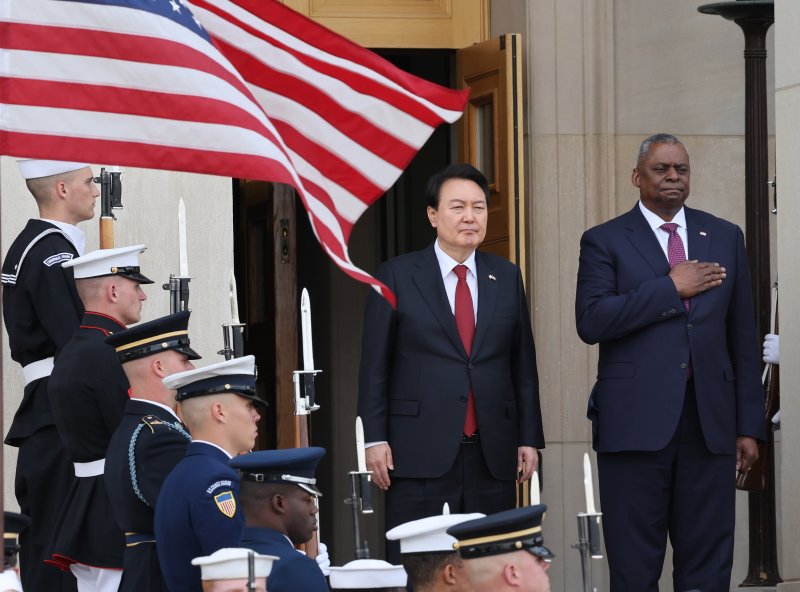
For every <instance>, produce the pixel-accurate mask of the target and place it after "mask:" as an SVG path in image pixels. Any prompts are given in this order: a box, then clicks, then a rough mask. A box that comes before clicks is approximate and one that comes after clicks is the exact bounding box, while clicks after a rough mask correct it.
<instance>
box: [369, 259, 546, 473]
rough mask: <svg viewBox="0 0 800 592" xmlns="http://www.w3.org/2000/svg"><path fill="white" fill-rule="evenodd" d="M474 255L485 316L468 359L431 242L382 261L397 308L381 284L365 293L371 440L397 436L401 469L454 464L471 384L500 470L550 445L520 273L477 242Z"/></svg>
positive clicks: (491, 457) (492, 466)
mask: <svg viewBox="0 0 800 592" xmlns="http://www.w3.org/2000/svg"><path fill="white" fill-rule="evenodd" d="M475 260H476V267H477V276H478V322H477V325H476V328H475V337H474V340H473V345H472V355H471V356H470V357H469V358H468V357H467V354H466V351H465V350H464V346H463V344H462V342H461V338H460V337H459V335H458V330H457V329H456V323H455V317H454V316H453V313H452V311H451V309H450V305H449V303H448V300H447V294H446V292H445V289H444V282H443V281H442V273H441V271H440V268H439V263H438V261H437V259H436V253H435V252H434V250H433V245H432V244H431V245H430V246H429V247H428V248H426V249H425V250H423V251H417V252H414V253H409V254H407V255H402V256H400V257H396V258H394V259H391V260H389V261H387V262H385V263H384V264H382V265H381V266H380V268H379V269H378V272H377V278H378V279H380V280H381V281H382V282H384V283H385V284H386V285H387V286H388V287H389V288H390V289H391V290H392V291H394V293H395V294H396V295H397V309H396V310H393V309H392V307H391V306H390V305H389V303H388V302H386V301H385V300H384V299H383V298H381V297H380V296H378V294H377V293H375V292H373V293H371V294H370V297H369V299H368V301H367V308H366V314H365V321H364V339H363V344H362V349H361V371H360V379H359V398H358V413H359V415H360V416H361V418H362V420H363V422H364V434H365V438H366V440H367V442H374V441H379V440H385V441H388V442H389V445H390V446H391V448H392V456H393V460H394V467H395V470H394V472H393V475H394V476H395V477H415V478H434V477H439V476H441V475H443V474H444V473H445V472H446V471H447V470H448V469H449V468H450V466H451V465H452V463H453V461H454V459H455V456H456V454H457V452H458V448H459V446H460V441H461V434H462V430H463V427H464V417H465V415H466V409H467V394H468V392H469V387H470V384H471V385H472V389H473V393H474V396H475V406H476V411H477V415H478V430H479V432H480V441H481V446H482V447H483V452H484V456H485V458H486V462H487V464H488V466H489V470H490V471H491V473H492V475H493V476H494V477H495V478H497V479H514V478H515V476H516V470H517V466H516V465H517V463H516V459H517V452H516V450H517V447H518V446H534V447H537V448H542V447H543V446H544V435H543V431H542V419H541V413H540V409H539V383H538V376H537V372H536V354H535V351H534V346H533V335H532V333H531V323H530V318H529V316H528V306H527V301H526V299H525V290H524V287H523V284H522V276H521V274H520V271H519V268H518V267H517V266H516V265H513V264H512V263H510V262H508V261H506V260H505V259H501V258H500V257H497V256H495V255H490V254H487V253H483V252H480V251H478V252H477V253H476V259H475Z"/></svg>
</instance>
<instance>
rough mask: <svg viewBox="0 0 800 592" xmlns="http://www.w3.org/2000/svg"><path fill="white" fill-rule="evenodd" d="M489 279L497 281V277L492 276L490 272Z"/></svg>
mask: <svg viewBox="0 0 800 592" xmlns="http://www.w3.org/2000/svg"><path fill="white" fill-rule="evenodd" d="M489 279H490V280H492V281H493V282H496V281H497V278H496V277H494V276H493V275H492V274H491V273H490V274H489Z"/></svg>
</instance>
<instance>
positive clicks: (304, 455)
mask: <svg viewBox="0 0 800 592" xmlns="http://www.w3.org/2000/svg"><path fill="white" fill-rule="evenodd" d="M324 455H325V449H324V448H318V447H313V446H312V447H309V448H289V449H285V450H261V451H258V452H251V453H249V454H243V455H241V456H238V457H236V458H234V459H233V460H232V461H231V462H230V465H231V466H232V467H233V468H235V469H239V471H240V472H241V482H242V484H241V501H242V507H243V510H244V517H245V524H246V527H245V529H244V533H243V534H242V540H241V546H242V547H247V548H248V549H253V551H258V552H259V553H266V554H268V555H276V556H278V557H280V558H281V560H280V561H279V562H278V563H276V564H275V566H274V567H273V570H272V575H271V576H270V579H269V589H270V590H271V592H296V591H297V590H303V592H326V591H327V590H328V584H327V583H326V582H325V576H324V575H323V574H322V571H321V568H320V567H319V565H317V562H316V561H314V560H313V559H311V558H309V557H307V556H306V555H305V554H303V553H301V552H300V551H298V550H297V549H295V548H294V545H299V544H302V543H306V542H308V541H309V540H310V539H311V537H312V536H314V531H315V530H316V529H317V505H316V497H318V496H320V495H322V494H321V493H320V492H319V489H317V487H316V482H317V480H316V478H315V477H314V473H315V471H316V469H317V464H319V461H320V459H321V458H322V457H323V456H324Z"/></svg>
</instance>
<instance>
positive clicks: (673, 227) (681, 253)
mask: <svg viewBox="0 0 800 592" xmlns="http://www.w3.org/2000/svg"><path fill="white" fill-rule="evenodd" d="M659 228H661V230H663V231H664V232H668V233H669V240H667V259H669V267H670V269H672V268H673V267H675V266H676V265H677V264H678V263H683V262H684V261H686V251H685V250H684V248H683V241H682V240H681V235H680V234H678V225H677V224H675V223H674V222H667V223H665V224H662V225H661V226H659ZM681 300H682V301H683V308H685V309H686V312H689V306H690V303H689V299H688V298H681ZM686 375H687V377H688V378H691V377H692V376H693V375H694V368H693V367H692V358H691V357H689V367H688V368H687V374H686Z"/></svg>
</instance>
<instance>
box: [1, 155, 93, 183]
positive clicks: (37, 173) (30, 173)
mask: <svg viewBox="0 0 800 592" xmlns="http://www.w3.org/2000/svg"><path fill="white" fill-rule="evenodd" d="M17 165H18V166H19V172H20V174H21V175H22V178H23V179H38V178H40V177H49V176H50V175H60V174H61V173H71V172H72V171H79V170H81V169H83V168H86V167H88V166H89V165H88V164H87V163H85V162H66V161H63V160H35V159H32V158H30V159H24V160H18V161H17Z"/></svg>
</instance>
